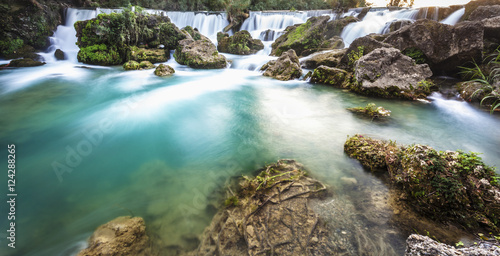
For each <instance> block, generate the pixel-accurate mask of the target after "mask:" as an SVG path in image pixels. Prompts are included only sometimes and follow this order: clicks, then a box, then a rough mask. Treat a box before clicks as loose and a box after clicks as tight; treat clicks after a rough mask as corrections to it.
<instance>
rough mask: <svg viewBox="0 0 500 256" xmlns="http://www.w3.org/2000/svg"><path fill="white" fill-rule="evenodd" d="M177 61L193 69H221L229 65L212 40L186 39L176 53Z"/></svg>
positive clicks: (180, 43)
mask: <svg viewBox="0 0 500 256" xmlns="http://www.w3.org/2000/svg"><path fill="white" fill-rule="evenodd" d="M174 58H175V61H177V62H178V63H179V64H183V65H187V66H189V67H191V68H200V69H219V68H225V67H226V65H227V61H226V57H224V56H223V55H221V54H219V52H218V51H217V49H216V47H215V45H214V44H213V43H212V42H210V40H206V39H201V40H192V39H184V40H181V41H180V42H179V46H178V47H177V49H176V50H175V53H174Z"/></svg>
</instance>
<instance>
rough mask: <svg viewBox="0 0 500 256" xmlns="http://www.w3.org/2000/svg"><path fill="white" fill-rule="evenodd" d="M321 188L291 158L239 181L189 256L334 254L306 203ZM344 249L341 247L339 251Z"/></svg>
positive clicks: (320, 192)
mask: <svg viewBox="0 0 500 256" xmlns="http://www.w3.org/2000/svg"><path fill="white" fill-rule="evenodd" d="M325 193H326V187H325V186H324V185H323V184H322V183H320V182H319V181H317V180H314V179H312V178H310V177H307V176H305V172H304V167H303V166H302V165H300V164H299V163H297V162H295V161H293V160H279V161H278V162H277V163H275V164H271V165H269V166H267V167H265V168H264V169H262V170H261V172H260V174H259V175H258V176H256V177H255V178H249V177H244V179H243V180H242V181H241V182H240V187H239V189H238V190H237V192H236V193H235V194H233V196H231V197H229V198H228V199H227V200H226V205H227V207H226V208H225V209H223V210H220V211H219V212H218V213H217V214H216V215H215V217H214V218H213V220H212V223H211V225H210V226H209V227H208V228H207V229H206V230H205V232H204V234H203V236H202V239H201V244H200V246H199V248H198V249H197V251H196V252H195V253H194V254H195V255H265V254H266V253H267V254H271V255H309V254H311V255H334V254H335V252H339V251H336V249H337V248H336V246H335V245H333V243H332V242H333V241H331V240H330V239H329V230H328V227H327V226H326V224H325V222H324V221H323V220H322V219H321V218H319V217H318V215H317V214H316V213H315V212H314V211H313V210H312V208H313V207H311V206H310V205H309V204H310V201H311V200H317V199H316V198H318V197H322V196H323V195H324V194H325ZM344 250H345V248H344Z"/></svg>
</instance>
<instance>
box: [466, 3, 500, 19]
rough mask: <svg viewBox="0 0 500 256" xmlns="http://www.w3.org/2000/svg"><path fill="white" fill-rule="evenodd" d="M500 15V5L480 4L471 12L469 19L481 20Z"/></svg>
mask: <svg viewBox="0 0 500 256" xmlns="http://www.w3.org/2000/svg"><path fill="white" fill-rule="evenodd" d="M498 16H500V5H488V6H479V7H477V9H476V10H474V11H473V12H472V13H471V14H470V16H469V20H471V21H481V20H483V19H489V18H494V17H498Z"/></svg>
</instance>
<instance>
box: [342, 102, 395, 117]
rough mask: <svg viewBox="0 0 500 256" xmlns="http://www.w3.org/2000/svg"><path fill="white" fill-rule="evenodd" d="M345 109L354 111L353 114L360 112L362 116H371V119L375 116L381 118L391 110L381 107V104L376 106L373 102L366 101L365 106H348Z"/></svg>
mask: <svg viewBox="0 0 500 256" xmlns="http://www.w3.org/2000/svg"><path fill="white" fill-rule="evenodd" d="M347 110H349V111H351V112H353V113H355V114H360V115H362V116H365V117H368V118H371V119H372V120H374V119H376V118H382V117H387V116H390V115H391V111H390V110H387V109H385V108H383V107H382V106H379V107H377V105H375V103H368V104H367V105H366V107H355V108H348V109H347Z"/></svg>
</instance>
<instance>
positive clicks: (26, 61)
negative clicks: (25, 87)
mask: <svg viewBox="0 0 500 256" xmlns="http://www.w3.org/2000/svg"><path fill="white" fill-rule="evenodd" d="M42 65H45V62H41V61H37V60H33V59H30V58H23V59H15V60H12V61H11V62H10V63H9V67H36V66H42Z"/></svg>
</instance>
